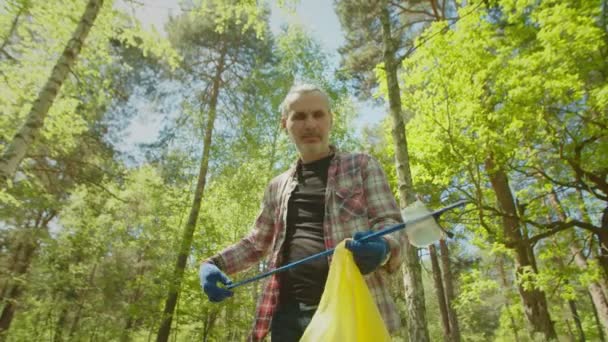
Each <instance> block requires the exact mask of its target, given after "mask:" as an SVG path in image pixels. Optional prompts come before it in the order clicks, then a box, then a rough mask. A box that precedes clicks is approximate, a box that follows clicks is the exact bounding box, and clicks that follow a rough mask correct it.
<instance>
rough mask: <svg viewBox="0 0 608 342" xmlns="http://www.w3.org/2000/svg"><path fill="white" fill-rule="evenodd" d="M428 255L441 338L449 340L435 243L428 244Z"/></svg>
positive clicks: (446, 311) (449, 332)
mask: <svg viewBox="0 0 608 342" xmlns="http://www.w3.org/2000/svg"><path fill="white" fill-rule="evenodd" d="M429 255H430V257H431V269H432V270H433V284H434V286H435V295H436V297H437V302H438V304H439V313H440V314H441V327H442V328H443V340H444V341H446V342H449V341H450V335H451V334H452V333H451V331H450V319H449V317H448V308H447V305H446V302H445V297H446V296H445V292H444V291H443V280H442V279H441V269H440V267H439V259H438V258H437V249H436V248H435V245H429Z"/></svg>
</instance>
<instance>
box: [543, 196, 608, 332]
mask: <svg viewBox="0 0 608 342" xmlns="http://www.w3.org/2000/svg"><path fill="white" fill-rule="evenodd" d="M579 195H580V193H579ZM581 200H582V197H581ZM549 205H550V206H551V207H553V209H554V210H555V214H556V215H557V217H558V218H559V219H560V221H563V222H566V221H567V220H568V217H567V216H566V212H565V211H564V209H563V207H562V205H561V203H560V201H559V198H558V197H557V193H556V192H555V190H551V193H550V194H549ZM583 206H584V203H583ZM581 211H582V212H584V213H586V209H585V208H584V207H583V210H581ZM583 217H584V218H585V219H588V218H589V217H588V216H587V217H585V216H583ZM570 241H571V242H570V244H569V248H570V252H571V253H572V255H573V256H574V261H575V262H576V265H577V266H578V267H579V268H580V269H581V270H583V271H584V270H586V269H587V259H586V258H585V256H584V255H583V253H582V251H581V248H580V247H579V246H578V242H577V239H576V233H575V232H574V231H571V232H570ZM556 247H557V246H556ZM558 262H559V264H560V266H561V267H562V268H565V265H564V264H563V262H562V260H561V259H560V260H559V261H558ZM602 279H603V278H602ZM587 289H588V291H589V294H590V295H591V305H593V306H594V310H596V313H597V317H598V320H599V322H600V327H598V328H599V329H601V330H602V334H604V333H605V332H606V331H608V320H607V319H608V316H606V315H607V314H608V306H607V304H608V301H607V300H606V295H605V292H604V291H603V289H602V287H601V286H600V284H599V283H598V282H595V281H594V282H591V283H590V284H589V285H588V287H587ZM568 306H569V308H570V311H571V312H572V316H573V318H574V323H575V324H576V328H577V330H578V334H579V338H580V339H581V341H584V340H585V332H584V330H583V327H582V324H581V320H580V317H579V315H578V310H576V303H575V302H574V301H573V300H569V301H568Z"/></svg>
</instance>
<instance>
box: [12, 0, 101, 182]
mask: <svg viewBox="0 0 608 342" xmlns="http://www.w3.org/2000/svg"><path fill="white" fill-rule="evenodd" d="M102 5H103V0H90V1H89V2H88V3H87V6H86V9H85V11H84V13H83V14H82V17H81V18H80V21H79V22H78V26H77V27H76V30H75V31H74V33H73V34H72V37H71V38H70V41H69V42H68V44H67V45H66V47H65V49H64V50H63V53H62V54H61V56H60V57H59V59H58V60H57V63H56V64H55V66H54V67H53V71H52V72H51V75H50V77H49V79H48V81H47V82H46V84H45V85H44V87H43V88H42V90H41V91H40V94H38V98H37V99H36V101H34V104H33V105H32V109H31V110H30V112H29V113H28V115H27V117H26V121H25V123H24V124H23V126H22V127H21V129H20V130H19V132H18V133H17V134H15V136H14V138H13V139H12V141H11V143H10V144H9V145H8V147H7V148H6V149H5V150H4V151H3V153H2V156H1V157H0V190H6V187H7V185H8V184H9V182H11V181H12V178H13V177H14V175H15V172H16V171H17V168H18V167H19V164H20V163H21V161H22V160H23V158H24V157H25V155H26V153H27V151H28V149H30V148H31V145H32V143H33V142H34V141H35V140H36V139H37V137H38V135H39V134H40V130H41V128H42V126H43V125H44V120H45V118H46V116H47V113H48V111H49V108H50V107H51V105H52V104H53V102H54V100H55V97H56V96H57V94H58V93H59V90H60V89H61V86H62V85H63V82H64V81H65V79H66V77H67V76H68V73H69V71H70V68H71V67H72V66H73V65H74V63H75V62H76V58H77V57H78V55H79V54H80V50H81V49H82V46H83V44H84V41H85V39H86V37H87V35H88V34H89V31H90V30H91V27H92V26H93V23H94V22H95V19H96V18H97V15H98V14H99V11H100V10H101V7H102Z"/></svg>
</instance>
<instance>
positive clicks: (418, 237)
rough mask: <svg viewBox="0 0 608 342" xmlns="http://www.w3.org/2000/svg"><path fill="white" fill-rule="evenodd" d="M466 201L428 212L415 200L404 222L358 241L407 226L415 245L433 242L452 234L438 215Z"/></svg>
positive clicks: (241, 282)
mask: <svg viewBox="0 0 608 342" xmlns="http://www.w3.org/2000/svg"><path fill="white" fill-rule="evenodd" d="M467 203H468V201H466V200H461V201H458V202H456V203H453V204H450V205H448V206H446V207H443V208H441V209H438V210H435V211H433V212H429V211H428V209H426V207H425V206H424V204H422V202H420V201H417V202H415V203H413V205H411V206H409V207H407V208H405V209H403V210H402V211H401V214H402V215H403V217H404V218H405V217H407V218H408V220H407V221H406V222H403V223H399V224H395V225H393V226H389V227H387V228H384V229H382V230H379V231H377V232H374V233H373V234H370V235H367V236H364V237H362V238H361V239H359V240H358V241H365V240H368V239H372V238H374V237H376V236H382V235H386V234H390V233H393V232H396V231H398V230H401V229H405V228H407V230H406V233H407V236H408V238H409V240H410V243H411V244H412V245H414V246H416V247H425V246H428V245H430V244H431V243H433V242H434V241H437V240H439V239H440V238H441V234H442V233H444V234H446V235H447V236H448V237H452V236H453V234H452V233H450V232H448V231H446V230H444V229H443V228H441V226H440V225H438V224H437V222H436V220H437V219H438V218H439V216H441V214H443V213H445V212H446V211H449V210H452V209H454V208H457V207H461V206H464V205H465V204H467ZM333 253H334V248H332V249H328V250H326V251H323V252H321V253H317V254H313V255H311V256H309V257H306V258H304V259H301V260H298V261H295V262H292V263H291V264H287V265H283V266H281V267H279V268H275V269H274V270H271V271H268V272H266V273H262V274H258V275H257V276H255V277H251V278H249V279H245V280H242V281H239V282H236V283H232V284H230V285H228V286H226V289H228V290H231V289H234V288H235V287H239V286H242V285H245V284H249V283H252V282H254V281H258V280H260V279H263V278H266V277H269V276H271V275H273V274H275V273H280V272H283V271H285V270H288V269H290V268H293V267H296V266H298V265H301V264H304V263H307V262H309V261H311V260H315V259H318V258H321V257H324V256H327V255H331V254H333Z"/></svg>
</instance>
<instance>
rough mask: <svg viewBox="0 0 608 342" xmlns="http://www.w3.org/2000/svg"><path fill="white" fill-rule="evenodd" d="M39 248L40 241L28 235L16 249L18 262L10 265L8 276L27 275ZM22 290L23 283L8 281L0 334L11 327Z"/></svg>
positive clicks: (0, 318)
mask: <svg viewBox="0 0 608 342" xmlns="http://www.w3.org/2000/svg"><path fill="white" fill-rule="evenodd" d="M37 248H38V241H37V239H35V238H34V237H32V236H27V237H26V238H25V241H21V242H19V244H18V246H17V249H16V251H15V253H16V255H15V260H16V262H15V263H14V264H13V265H11V266H10V271H9V274H8V276H9V277H11V278H15V277H20V276H23V275H25V274H26V273H27V270H28V268H29V266H30V264H31V262H32V259H33V257H34V253H35V252H36V249H37ZM22 291H23V285H21V284H19V283H16V282H14V281H10V282H8V283H7V285H6V289H5V290H4V291H3V292H4V296H3V298H2V301H3V302H4V308H2V313H0V335H3V334H5V333H6V332H7V331H8V329H9V328H10V326H11V323H12V321H13V317H14V315H15V311H16V308H17V306H18V305H17V304H18V301H19V297H21V293H22Z"/></svg>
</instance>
